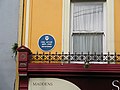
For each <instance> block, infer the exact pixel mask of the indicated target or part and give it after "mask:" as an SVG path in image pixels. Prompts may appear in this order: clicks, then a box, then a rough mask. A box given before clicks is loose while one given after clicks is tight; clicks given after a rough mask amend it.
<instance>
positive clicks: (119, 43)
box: [114, 0, 120, 53]
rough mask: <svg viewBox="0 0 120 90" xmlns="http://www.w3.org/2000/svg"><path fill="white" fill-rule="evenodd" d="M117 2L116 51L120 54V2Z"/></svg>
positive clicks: (116, 0) (119, 0)
mask: <svg viewBox="0 0 120 90" xmlns="http://www.w3.org/2000/svg"><path fill="white" fill-rule="evenodd" d="M114 1H115V6H114V7H115V9H114V10H115V50H116V52H117V53H120V10H119V8H120V0H114Z"/></svg>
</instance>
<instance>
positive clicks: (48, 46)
mask: <svg viewBox="0 0 120 90" xmlns="http://www.w3.org/2000/svg"><path fill="white" fill-rule="evenodd" d="M38 45H39V47H40V49H41V50H42V51H45V52H47V51H51V50H52V49H53V48H54V46H55V39H54V37H53V36H51V35H48V34H46V35H43V36H41V37H40V39H39V41H38Z"/></svg>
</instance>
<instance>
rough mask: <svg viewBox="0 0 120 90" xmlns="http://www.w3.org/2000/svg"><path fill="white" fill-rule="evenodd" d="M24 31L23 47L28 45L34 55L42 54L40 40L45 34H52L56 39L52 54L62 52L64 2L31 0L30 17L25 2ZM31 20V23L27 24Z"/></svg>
mask: <svg viewBox="0 0 120 90" xmlns="http://www.w3.org/2000/svg"><path fill="white" fill-rule="evenodd" d="M24 4H25V5H24V24H23V25H24V26H23V28H24V31H23V41H22V42H23V43H22V44H23V45H25V44H26V42H27V43H28V47H29V48H30V49H31V51H32V52H33V53H36V51H38V52H42V50H41V49H40V48H39V47H38V39H39V38H40V37H41V36H42V35H44V34H50V35H52V36H53V37H54V38H55V41H56V44H55V47H54V48H53V50H51V52H53V53H54V52H61V45H62V0H30V3H29V7H30V8H29V15H28V16H27V15H26V12H27V9H26V8H27V6H26V5H27V2H26V0H25V1H24ZM26 18H29V23H26V20H27V19H26ZM27 25H28V26H29V29H28V40H26V35H27V34H26V26H27Z"/></svg>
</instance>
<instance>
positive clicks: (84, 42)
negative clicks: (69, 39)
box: [73, 33, 103, 53]
mask: <svg viewBox="0 0 120 90" xmlns="http://www.w3.org/2000/svg"><path fill="white" fill-rule="evenodd" d="M73 52H74V53H75V52H77V53H81V52H83V53H88V52H90V53H94V52H96V53H101V52H103V34H100V33H97V34H95V33H87V34H85V33H82V34H73Z"/></svg>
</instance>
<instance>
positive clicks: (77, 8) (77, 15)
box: [73, 3, 103, 31]
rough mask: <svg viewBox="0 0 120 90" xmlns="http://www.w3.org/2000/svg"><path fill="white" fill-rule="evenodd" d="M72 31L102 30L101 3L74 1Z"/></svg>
mask: <svg viewBox="0 0 120 90" xmlns="http://www.w3.org/2000/svg"><path fill="white" fill-rule="evenodd" d="M73 31H103V4H102V3H100V4H93V3H74V7H73Z"/></svg>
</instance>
